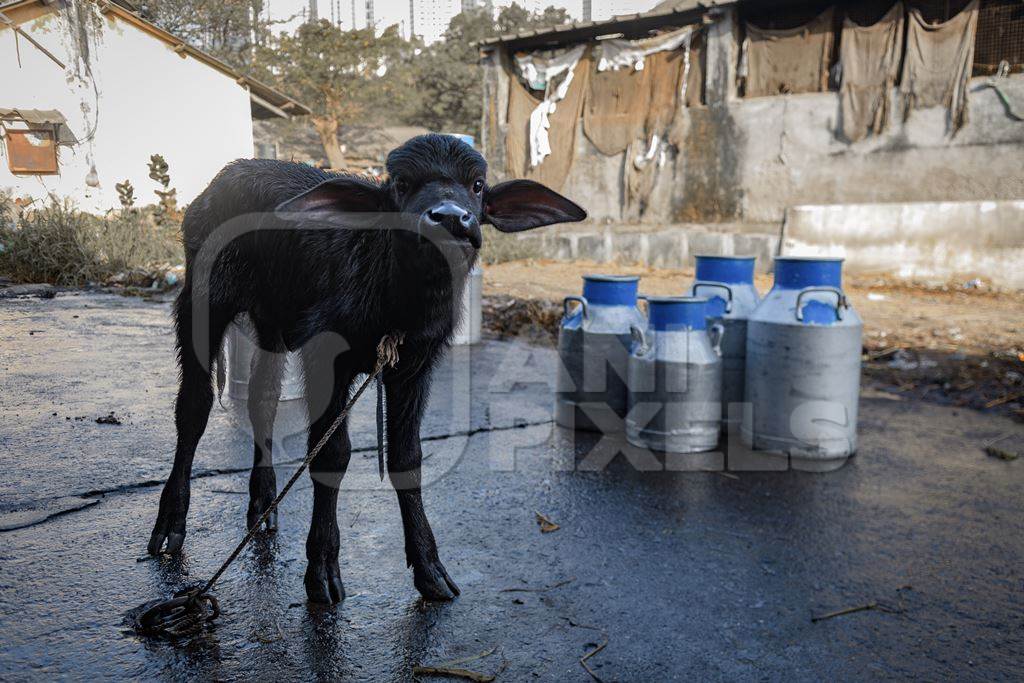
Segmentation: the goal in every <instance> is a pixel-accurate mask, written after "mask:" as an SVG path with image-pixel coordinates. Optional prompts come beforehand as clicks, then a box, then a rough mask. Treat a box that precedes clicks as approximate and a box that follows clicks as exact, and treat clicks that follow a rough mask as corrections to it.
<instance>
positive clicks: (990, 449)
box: [983, 434, 1020, 461]
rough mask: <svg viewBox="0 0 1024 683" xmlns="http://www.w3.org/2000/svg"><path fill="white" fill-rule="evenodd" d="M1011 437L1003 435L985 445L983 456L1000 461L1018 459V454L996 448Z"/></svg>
mask: <svg viewBox="0 0 1024 683" xmlns="http://www.w3.org/2000/svg"><path fill="white" fill-rule="evenodd" d="M1011 436H1013V434H1003V435H1002V436H997V437H996V438H995V439H992V440H991V441H989V442H988V443H987V444H985V446H984V449H983V450H984V451H985V454H986V455H988V456H989V457H990V458H999V459H1000V460H1006V461H1013V460H1016V459H1017V458H1019V457H1020V453H1017V452H1014V451H1008V450H1006V449H1003V448H1000V447H998V446H996V444H997V443H999V442H1000V441H1003V440H1005V439H1007V438H1009V437H1011Z"/></svg>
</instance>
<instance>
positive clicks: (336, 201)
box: [275, 176, 386, 217]
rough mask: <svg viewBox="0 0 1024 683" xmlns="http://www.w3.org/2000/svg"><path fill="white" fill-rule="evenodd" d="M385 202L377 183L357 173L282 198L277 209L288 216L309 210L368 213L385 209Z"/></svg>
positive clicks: (279, 213)
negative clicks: (357, 175)
mask: <svg viewBox="0 0 1024 683" xmlns="http://www.w3.org/2000/svg"><path fill="white" fill-rule="evenodd" d="M385 203H386V195H385V193H384V192H383V190H382V189H381V187H380V185H378V184H377V183H374V182H372V181H369V180H364V179H363V178H357V177H355V176H340V177H337V178H331V179H329V180H325V181H323V182H322V183H320V184H319V185H317V186H316V187H314V188H312V189H310V190H306V191H305V192H303V193H302V194H299V195H296V196H294V197H292V198H291V199H288V200H286V201H284V202H282V203H281V204H279V205H278V207H277V209H276V210H275V213H277V214H278V215H284V217H288V215H289V214H299V213H308V212H328V213H331V212H344V213H364V212H367V211H383V210H385V208H386V206H385Z"/></svg>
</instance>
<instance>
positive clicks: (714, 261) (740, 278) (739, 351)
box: [689, 256, 761, 426]
mask: <svg viewBox="0 0 1024 683" xmlns="http://www.w3.org/2000/svg"><path fill="white" fill-rule="evenodd" d="M696 258H697V273H696V279H695V280H694V283H693V285H691V286H690V291H689V294H690V296H704V297H708V307H707V309H708V314H707V315H708V321H709V322H710V323H712V324H714V323H718V324H721V325H722V327H723V328H724V330H725V332H724V335H723V337H722V423H723V424H724V425H726V426H739V422H740V417H741V415H742V404H743V400H744V399H743V397H744V384H745V382H746V379H745V372H746V364H747V319H748V318H749V317H750V314H751V313H753V312H754V309H755V308H757V305H758V303H760V302H761V297H760V295H759V294H758V293H757V289H756V288H755V287H754V263H755V260H756V259H755V257H753V256H697V257H696ZM730 405H732V406H733V408H732V410H731V411H730V409H729V406H730ZM730 417H731V419H730Z"/></svg>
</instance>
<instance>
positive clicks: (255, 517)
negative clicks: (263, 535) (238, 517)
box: [245, 467, 277, 533]
mask: <svg viewBox="0 0 1024 683" xmlns="http://www.w3.org/2000/svg"><path fill="white" fill-rule="evenodd" d="M276 497H277V482H276V480H275V477H274V469H273V468H272V467H257V468H255V469H253V472H252V477H251V478H250V479H249V510H248V512H247V513H246V515H245V528H246V529H251V528H252V527H253V525H255V524H256V522H258V521H259V519H260V517H262V516H263V513H264V512H266V511H267V508H269V507H270V504H271V503H273V502H274V498H276ZM266 526H267V531H268V532H269V533H274V532H275V531H277V510H274V511H273V512H271V513H270V515H268V516H267V521H266Z"/></svg>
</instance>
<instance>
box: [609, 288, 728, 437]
mask: <svg viewBox="0 0 1024 683" xmlns="http://www.w3.org/2000/svg"><path fill="white" fill-rule="evenodd" d="M647 301H648V307H649V308H648V310H649V313H648V324H647V326H646V329H644V328H640V327H634V328H633V335H634V340H635V341H634V344H633V349H632V352H631V354H630V358H629V377H628V383H629V413H628V415H627V417H626V439H627V440H628V441H629V442H630V443H631V444H633V445H634V446H641V447H644V448H650V449H652V450H657V451H663V452H666V453H700V452H702V451H710V450H713V449H714V448H715V447H716V446H718V436H719V432H720V431H721V419H722V418H721V394H722V360H721V357H720V354H721V348H720V344H721V340H722V332H723V327H722V325H721V324H717V323H716V324H714V325H712V330H711V334H710V335H709V333H708V329H707V328H708V326H707V304H708V300H707V299H705V298H702V297H650V298H649V299H648V300H647Z"/></svg>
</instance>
